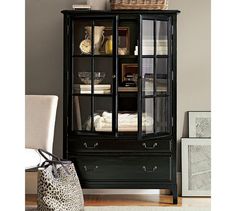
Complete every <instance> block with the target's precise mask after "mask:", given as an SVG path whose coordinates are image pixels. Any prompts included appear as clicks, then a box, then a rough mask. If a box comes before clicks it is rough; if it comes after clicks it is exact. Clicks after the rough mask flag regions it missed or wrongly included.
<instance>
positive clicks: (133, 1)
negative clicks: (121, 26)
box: [110, 0, 168, 10]
mask: <svg viewBox="0 0 236 211" xmlns="http://www.w3.org/2000/svg"><path fill="white" fill-rule="evenodd" d="M110 3H111V10H167V9H168V0H110Z"/></svg>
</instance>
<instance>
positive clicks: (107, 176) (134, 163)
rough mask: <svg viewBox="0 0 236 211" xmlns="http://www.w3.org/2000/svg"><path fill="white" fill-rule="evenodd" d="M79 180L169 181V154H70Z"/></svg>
mask: <svg viewBox="0 0 236 211" xmlns="http://www.w3.org/2000/svg"><path fill="white" fill-rule="evenodd" d="M70 159H71V160H72V161H73V162H74V164H75V166H76V169H77V172H78V175H79V178H80V179H81V180H98V181H99V180H106V181H107V180H132V181H147V180H158V181H170V180H171V157H170V156H156V155H155V156H154V155H152V156H147V155H146V156H144V155H139V156H137V155H136V156H131V155H130V156H129V155H125V156H121V155H112V156H111V155H110V156H108V155H101V156H96V155H90V156H78V157H73V156H71V157H70Z"/></svg>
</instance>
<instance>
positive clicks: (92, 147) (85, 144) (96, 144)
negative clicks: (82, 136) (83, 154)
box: [84, 142, 98, 149]
mask: <svg viewBox="0 0 236 211" xmlns="http://www.w3.org/2000/svg"><path fill="white" fill-rule="evenodd" d="M97 146H98V143H95V144H94V145H93V146H91V147H89V146H88V144H87V143H86V142H84V147H85V148H86V149H95V148H96V147H97Z"/></svg>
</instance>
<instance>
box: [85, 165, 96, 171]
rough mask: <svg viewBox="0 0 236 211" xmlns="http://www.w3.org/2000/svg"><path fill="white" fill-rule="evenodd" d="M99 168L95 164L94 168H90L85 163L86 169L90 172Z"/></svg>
mask: <svg viewBox="0 0 236 211" xmlns="http://www.w3.org/2000/svg"><path fill="white" fill-rule="evenodd" d="M96 169H98V166H94V168H92V167H91V168H88V167H87V166H86V165H84V171H86V172H89V171H95V170H96Z"/></svg>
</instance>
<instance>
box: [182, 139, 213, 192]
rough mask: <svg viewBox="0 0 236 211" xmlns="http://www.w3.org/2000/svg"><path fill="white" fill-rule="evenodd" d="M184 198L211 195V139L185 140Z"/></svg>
mask: <svg viewBox="0 0 236 211" xmlns="http://www.w3.org/2000/svg"><path fill="white" fill-rule="evenodd" d="M181 142H182V143H181V144H182V196H210V195H211V139H209V138H204V139H203V138H201V139H199V138H183V139H182V140H181Z"/></svg>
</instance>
